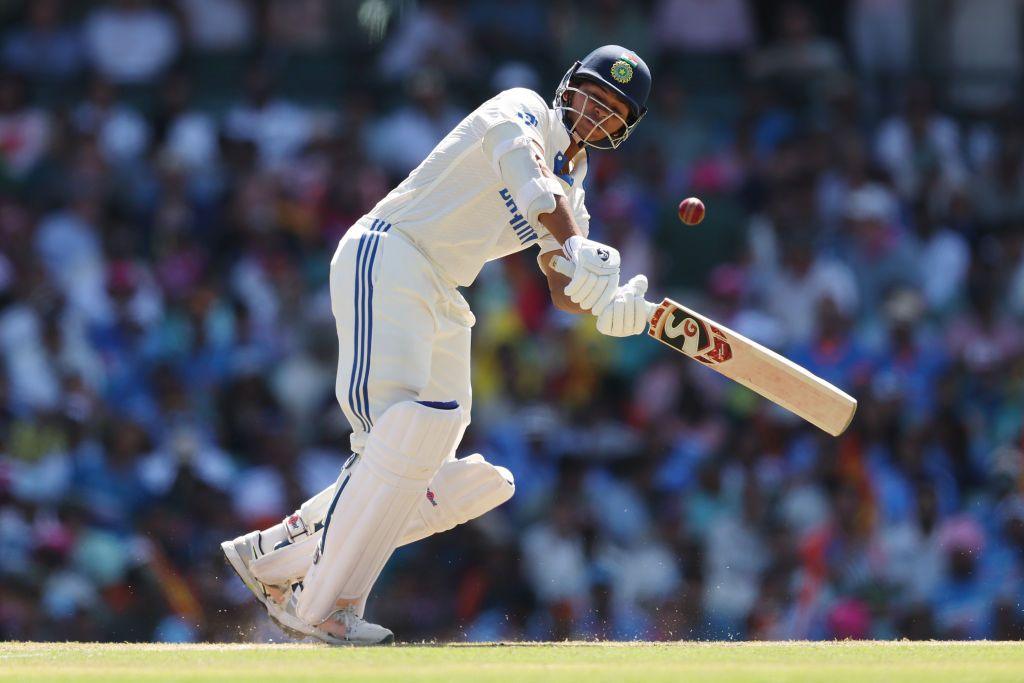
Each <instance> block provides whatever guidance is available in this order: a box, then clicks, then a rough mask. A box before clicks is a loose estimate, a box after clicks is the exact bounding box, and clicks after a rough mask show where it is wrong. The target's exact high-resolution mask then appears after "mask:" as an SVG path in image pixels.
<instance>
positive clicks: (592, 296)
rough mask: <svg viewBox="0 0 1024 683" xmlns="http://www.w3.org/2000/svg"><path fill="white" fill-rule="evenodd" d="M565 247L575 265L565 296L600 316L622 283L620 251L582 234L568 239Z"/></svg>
mask: <svg viewBox="0 0 1024 683" xmlns="http://www.w3.org/2000/svg"><path fill="white" fill-rule="evenodd" d="M562 249H563V251H565V255H566V256H567V257H568V258H569V261H571V262H572V263H573V265H574V266H575V270H573V273H572V278H571V279H570V280H569V284H568V285H566V287H565V295H566V296H567V297H569V299H570V301H572V302H573V303H574V304H576V305H577V306H579V307H580V308H582V309H583V310H584V311H590V312H592V313H593V314H594V315H599V314H600V313H601V312H602V311H603V310H604V309H605V307H606V306H607V305H608V303H609V302H610V301H611V300H612V297H613V296H615V290H616V288H617V287H618V286H619V265H620V259H619V252H618V251H616V250H615V249H614V248H612V247H609V246H608V245H606V244H601V243H600V242H595V241H593V240H588V239H586V238H584V237H580V236H579V235H573V236H572V237H570V238H569V239H568V240H566V241H565V244H564V245H563V246H562Z"/></svg>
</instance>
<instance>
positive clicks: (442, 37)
mask: <svg viewBox="0 0 1024 683" xmlns="http://www.w3.org/2000/svg"><path fill="white" fill-rule="evenodd" d="M470 36H471V33H470V32H469V31H467V30H466V23H465V20H464V18H463V16H462V15H461V14H460V13H459V8H458V3H456V2H455V1H454V0H427V1H426V2H422V3H419V4H418V5H417V6H416V7H415V8H413V9H410V10H409V11H408V12H407V13H405V14H404V15H403V16H402V17H401V20H400V22H399V24H398V26H397V28H396V29H395V30H394V32H393V33H392V34H391V36H390V37H389V38H388V40H387V42H386V43H385V45H384V49H383V50H382V51H381V58H380V65H379V66H380V72H381V74H382V75H383V76H384V77H385V78H386V79H388V80H389V81H392V82H398V83H400V82H402V81H404V80H406V79H408V78H410V77H411V76H412V75H413V74H414V73H415V72H416V71H419V70H420V69H432V70H437V71H438V72H441V73H444V74H445V75H446V76H448V77H449V78H459V77H466V76H469V75H471V71H470V70H471V68H472V65H473V64H475V63H477V60H476V58H475V54H474V53H475V48H474V46H473V44H472V39H471V37H470ZM417 163H418V162H417Z"/></svg>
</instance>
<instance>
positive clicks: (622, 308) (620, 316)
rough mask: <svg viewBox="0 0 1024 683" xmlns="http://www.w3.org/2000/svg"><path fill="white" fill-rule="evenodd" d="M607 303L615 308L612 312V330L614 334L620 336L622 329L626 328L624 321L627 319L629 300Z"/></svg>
mask: <svg viewBox="0 0 1024 683" xmlns="http://www.w3.org/2000/svg"><path fill="white" fill-rule="evenodd" d="M609 305H610V306H611V307H612V308H613V309H615V310H614V311H613V313H612V316H613V317H612V330H614V332H615V335H616V336H622V332H623V330H625V329H626V328H625V325H626V321H627V320H628V319H629V309H630V305H629V302H628V301H614V302H612V303H611V304H609Z"/></svg>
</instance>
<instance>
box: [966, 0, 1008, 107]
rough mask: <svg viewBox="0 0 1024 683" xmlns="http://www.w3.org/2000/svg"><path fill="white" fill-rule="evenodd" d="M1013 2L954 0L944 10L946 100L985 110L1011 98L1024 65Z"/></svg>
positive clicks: (1003, 0)
mask: <svg viewBox="0 0 1024 683" xmlns="http://www.w3.org/2000/svg"><path fill="white" fill-rule="evenodd" d="M1021 31H1022V27H1021V6H1020V3H1019V2H1017V1H1016V0H953V2H951V3H950V6H949V35H950V38H949V44H948V50H949V66H950V69H951V70H952V76H953V78H951V79H950V80H949V81H948V83H949V91H948V94H949V97H950V98H951V99H952V100H953V101H954V102H956V103H957V104H958V105H960V106H961V107H964V108H968V109H972V110H975V111H987V110H991V109H994V108H996V107H998V106H1000V105H1002V104H1005V103H1006V102H1008V101H1009V100H1010V98H1011V97H1013V96H1014V93H1015V89H1016V87H1017V85H1016V84H1017V83H1018V81H1019V80H1020V75H1021V69H1022V67H1024V61H1022V56H1021V48H1022V43H1021Z"/></svg>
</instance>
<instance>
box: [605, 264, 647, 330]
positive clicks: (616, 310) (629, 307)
mask: <svg viewBox="0 0 1024 683" xmlns="http://www.w3.org/2000/svg"><path fill="white" fill-rule="evenodd" d="M646 293H647V277H646V276H645V275H637V276H636V277H634V278H633V279H632V280H630V281H629V282H627V283H626V284H624V285H622V286H621V287H619V288H618V289H617V290H616V291H615V296H614V297H613V298H612V301H611V303H610V304H608V305H607V306H606V307H605V309H604V310H603V311H601V315H599V316H597V331H598V332H600V333H601V334H607V335H608V336H609V337H628V336H630V335H632V334H641V333H643V331H644V328H645V327H647V314H648V312H649V311H650V304H648V303H647V302H646V301H644V294H646Z"/></svg>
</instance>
